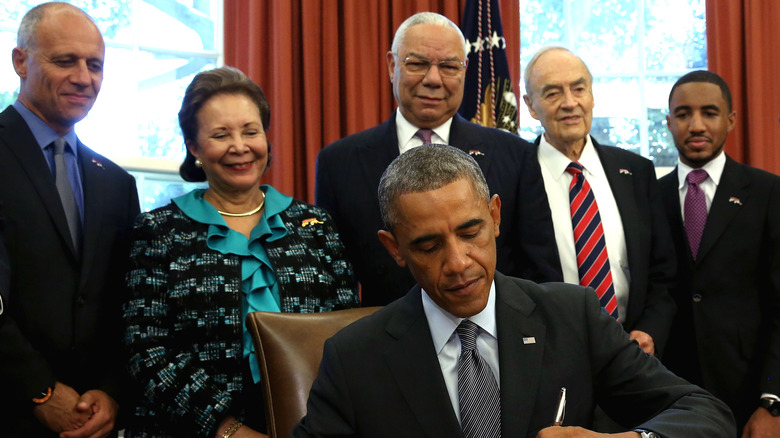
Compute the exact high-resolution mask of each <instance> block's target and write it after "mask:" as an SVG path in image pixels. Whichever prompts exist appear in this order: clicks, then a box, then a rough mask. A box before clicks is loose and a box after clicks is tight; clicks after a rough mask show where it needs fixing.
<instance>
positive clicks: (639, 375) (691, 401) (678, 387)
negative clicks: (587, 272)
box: [570, 293, 736, 438]
mask: <svg viewBox="0 0 780 438" xmlns="http://www.w3.org/2000/svg"><path fill="white" fill-rule="evenodd" d="M584 298H585V301H586V304H585V315H584V318H582V320H584V321H586V326H587V327H588V328H586V329H585V330H586V331H588V333H589V335H588V336H589V338H590V339H589V343H590V344H591V346H592V347H591V351H593V353H592V356H591V361H592V364H593V366H594V371H595V375H594V378H595V400H596V401H597V402H598V404H599V406H601V407H602V408H603V409H604V411H605V412H607V414H609V415H610V417H612V418H614V419H615V420H616V421H618V422H620V423H621V424H623V425H625V426H626V427H629V428H638V429H646V430H650V431H654V432H656V433H659V434H660V435H661V436H664V437H667V436H668V437H677V436H679V437H686V438H694V437H701V438H705V437H723V438H727V437H733V436H734V435H735V433H736V432H735V425H734V419H733V416H732V415H731V412H730V411H729V409H728V407H726V405H725V404H724V403H723V402H721V401H720V400H718V399H716V398H715V397H713V396H712V395H710V394H708V393H707V392H705V391H704V390H703V389H701V388H699V387H697V386H695V385H692V384H690V383H688V382H686V381H685V380H683V379H681V378H679V377H677V376H675V375H674V374H672V373H670V372H669V371H668V370H666V368H664V367H663V366H662V365H661V363H660V362H659V361H658V359H656V358H655V357H652V356H649V355H647V354H645V353H643V352H642V350H641V349H639V348H636V346H635V345H634V344H633V343H629V344H626V343H625V333H623V332H622V330H620V329H619V326H618V324H615V323H614V321H613V320H611V319H610V318H609V316H608V315H607V314H606V313H605V312H604V311H603V310H602V309H601V306H600V304H599V303H598V301H597V299H596V297H595V294H592V293H586V294H585V297H584ZM570 317H571V318H575V319H576V315H570Z"/></svg>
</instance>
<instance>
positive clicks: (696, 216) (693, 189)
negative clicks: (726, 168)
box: [685, 169, 709, 260]
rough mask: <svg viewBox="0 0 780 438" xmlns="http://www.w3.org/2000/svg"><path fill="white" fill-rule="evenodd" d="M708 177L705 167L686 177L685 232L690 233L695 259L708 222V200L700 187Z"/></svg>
mask: <svg viewBox="0 0 780 438" xmlns="http://www.w3.org/2000/svg"><path fill="white" fill-rule="evenodd" d="M707 178H709V175H707V171H706V170H703V169H696V170H693V171H691V172H690V173H689V174H688V176H687V177H686V178H685V180H686V181H688V192H687V193H686V194H685V232H686V234H688V244H689V245H690V246H691V255H692V256H693V259H694V260H696V256H697V255H698V254H699V244H700V243H701V235H702V233H704V225H705V224H706V223H707V201H706V199H705V198H704V192H703V191H702V190H701V187H699V184H701V183H702V182H704V181H705V180H706V179H707Z"/></svg>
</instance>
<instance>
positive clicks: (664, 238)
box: [629, 164, 677, 356]
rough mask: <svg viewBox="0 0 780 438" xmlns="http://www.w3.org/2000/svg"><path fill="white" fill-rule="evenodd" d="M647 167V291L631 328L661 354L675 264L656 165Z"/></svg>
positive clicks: (671, 311) (671, 309)
mask: <svg viewBox="0 0 780 438" xmlns="http://www.w3.org/2000/svg"><path fill="white" fill-rule="evenodd" d="M648 168H649V169H648V172H649V173H648V175H647V197H648V200H649V207H650V217H649V218H641V219H640V220H644V221H647V222H649V223H650V237H651V241H650V253H649V255H648V258H649V260H648V267H647V291H646V295H645V306H644V311H643V312H642V315H641V316H640V318H639V319H638V320H637V322H636V324H635V325H634V327H633V329H634V330H641V331H643V332H646V333H648V334H650V335H651V336H652V337H653V342H655V344H656V355H658V356H660V355H661V354H662V353H663V350H664V347H665V346H666V341H667V339H668V338H669V331H670V329H671V325H672V320H673V318H674V314H675V312H676V305H675V303H674V299H673V298H672V296H671V295H670V293H669V289H670V288H671V287H672V286H673V285H674V277H675V274H676V269H677V266H676V259H675V252H674V245H673V244H672V236H671V232H670V231H669V222H668V221H667V220H666V216H665V212H664V205H663V200H662V198H661V190H660V188H659V185H658V181H657V180H656V178H655V168H654V167H653V165H652V164H649V165H648ZM632 283H633V282H632ZM630 299H631V298H630V297H629V300H630Z"/></svg>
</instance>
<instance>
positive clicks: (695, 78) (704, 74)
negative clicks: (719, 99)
mask: <svg viewBox="0 0 780 438" xmlns="http://www.w3.org/2000/svg"><path fill="white" fill-rule="evenodd" d="M691 82H707V83H710V84H715V85H717V86H718V88H720V93H721V94H722V95H723V100H725V101H726V110H727V111H728V112H729V113H730V112H731V108H732V107H731V90H730V89H729V84H727V83H726V81H725V80H724V79H723V78H722V77H720V76H718V74H716V73H713V72H711V71H707V70H696V71H692V72H690V73H686V74H685V75H683V76H682V77H681V78H680V79H677V82H675V83H674V85H673V86H672V91H670V92H669V111H671V110H672V96H674V90H676V89H677V87H679V86H680V85H682V84H688V83H691Z"/></svg>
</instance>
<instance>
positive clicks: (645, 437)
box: [637, 430, 661, 438]
mask: <svg viewBox="0 0 780 438" xmlns="http://www.w3.org/2000/svg"><path fill="white" fill-rule="evenodd" d="M637 432H639V436H641V437H642V438H661V435H658V434H657V433H655V432H650V431H649V430H637Z"/></svg>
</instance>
